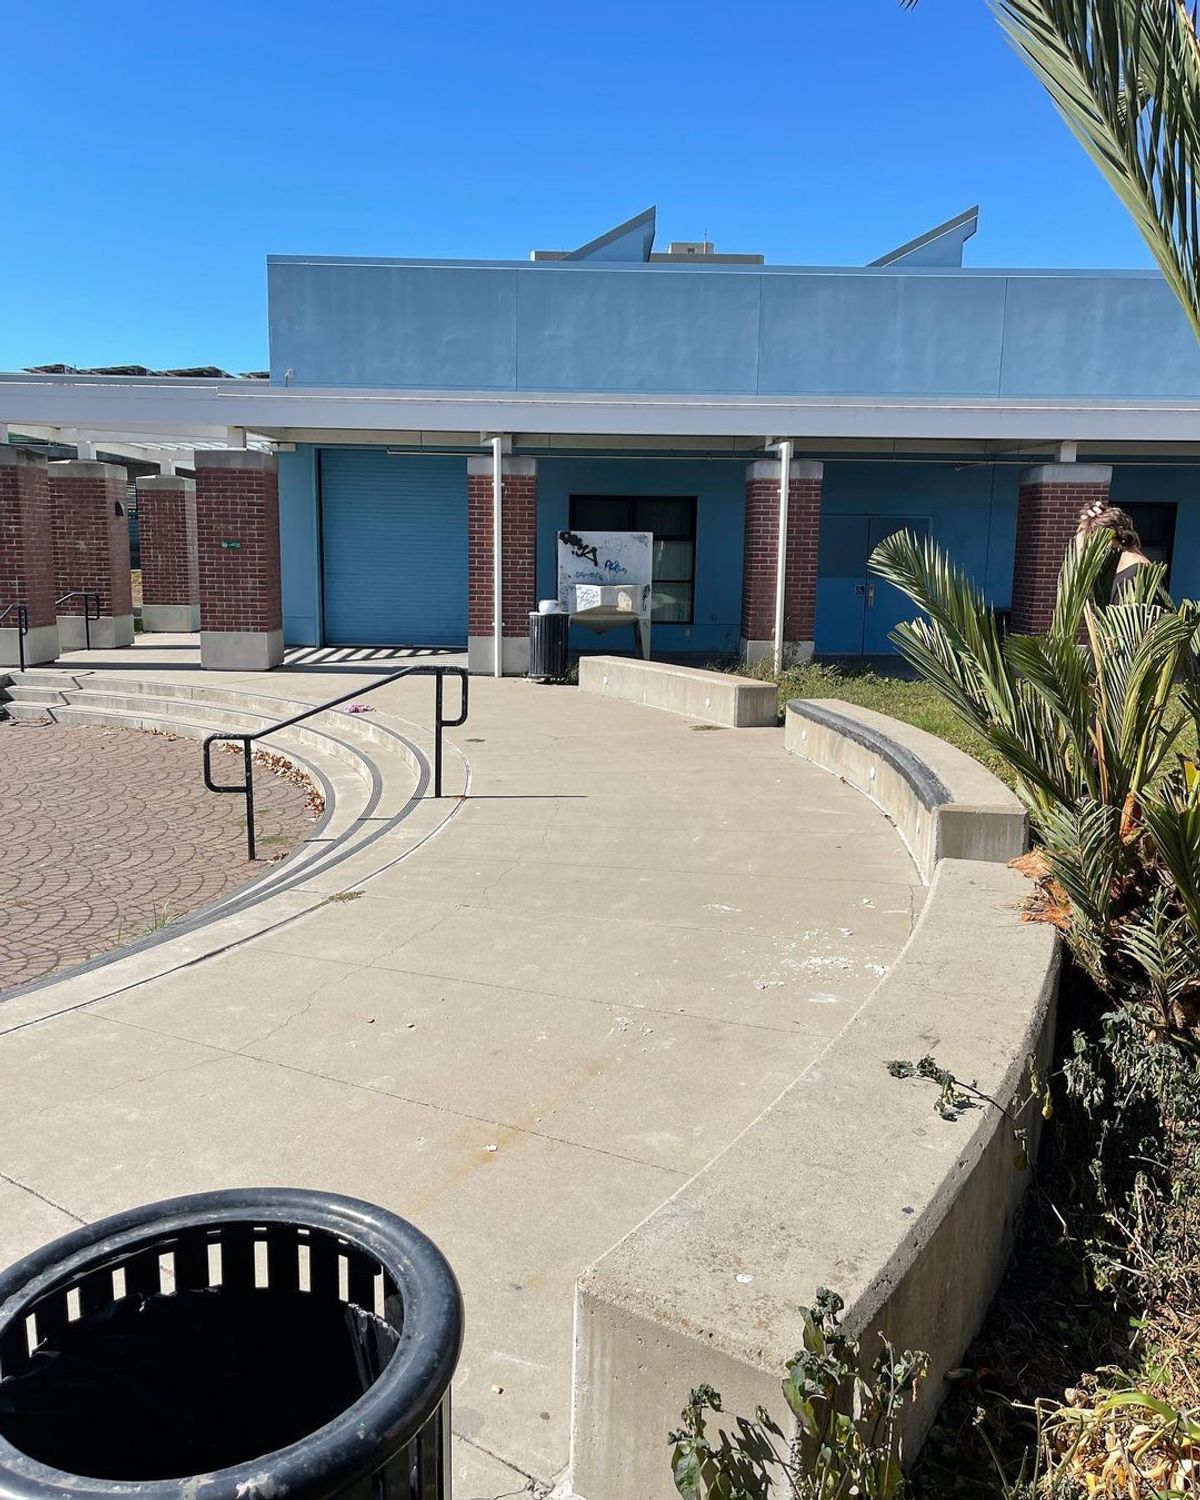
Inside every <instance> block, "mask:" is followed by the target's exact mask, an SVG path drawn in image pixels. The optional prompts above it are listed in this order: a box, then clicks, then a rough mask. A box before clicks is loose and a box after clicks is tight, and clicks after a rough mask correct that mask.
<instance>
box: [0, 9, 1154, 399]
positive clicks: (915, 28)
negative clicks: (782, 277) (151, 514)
mask: <svg viewBox="0 0 1200 1500" xmlns="http://www.w3.org/2000/svg"><path fill="white" fill-rule="evenodd" d="M5 30H6V36H5V40H6V44H7V45H6V54H7V57H8V65H7V67H6V70H5V87H4V89H3V91H0V166H2V167H3V174H4V181H5V184H6V187H5V212H4V214H3V217H2V222H3V232H2V233H0V289H2V297H3V300H2V302H0V369H19V368H21V367H22V366H24V365H29V364H40V363H45V362H49V361H51V360H64V361H66V362H67V363H71V364H76V365H90V364H113V363H126V362H138V363H143V364H149V365H158V366H170V365H187V364H199V363H204V364H208V363H215V364H220V365H223V366H225V367H226V368H228V369H233V370H244V369H252V368H260V367H262V366H264V365H265V363H266V295H265V271H264V257H265V256H266V255H267V254H269V253H282V254H300V253H319V254H339V255H354V254H371V255H401V256H403V255H411V256H425V255H428V256H467V257H471V256H482V257H497V258H523V257H524V256H526V255H527V253H528V251H529V250H530V249H531V248H533V247H534V246H539V247H560V246H566V247H569V246H572V245H575V244H580V243H582V242H583V241H585V240H587V239H590V238H591V237H592V236H593V235H595V234H598V233H599V232H601V231H602V230H604V229H606V228H608V227H609V226H611V225H612V224H614V223H616V222H618V221H619V220H621V219H624V218H627V217H629V216H630V215H631V214H633V213H636V212H638V211H639V210H641V209H642V208H645V207H646V206H647V205H648V204H650V203H656V204H657V205H658V210H659V216H658V224H659V237H660V244H665V241H666V240H668V239H699V238H700V237H701V236H702V235H704V234H705V233H707V235H708V237H709V238H710V239H713V240H715V241H716V243H717V246H718V248H719V249H723V250H753V251H761V252H763V253H765V255H766V256H767V259H768V260H770V261H776V262H784V263H807V264H850V265H855V264H863V263H865V262H866V261H869V260H871V259H873V258H874V257H875V256H876V255H879V254H882V253H883V252H884V251H886V250H888V249H890V248H892V247H893V246H895V245H897V244H899V243H901V242H903V241H904V240H907V239H909V238H911V237H912V236H913V235H915V234H918V233H920V232H922V231H923V230H925V229H927V228H928V227H930V226H931V225H932V224H934V223H936V222H938V221H939V220H941V219H945V218H948V217H950V216H951V215H952V214H955V213H958V212H959V211H960V210H962V209H964V208H966V207H968V206H970V205H971V204H972V203H975V202H979V203H980V204H981V229H980V233H979V235H978V236H977V238H976V239H975V240H974V241H973V242H972V243H971V244H970V245H969V246H968V250H967V258H968V264H974V265H1013V266H1070V265H1081V266H1121V267H1140V266H1146V265H1149V264H1150V261H1149V258H1148V255H1147V253H1146V251H1145V249H1144V247H1143V245H1142V242H1141V240H1140V238H1139V237H1138V235H1137V233H1136V231H1135V230H1134V229H1133V227H1132V225H1131V224H1130V222H1129V221H1128V219H1127V217H1126V215H1125V213H1124V211H1123V210H1122V209H1121V208H1120V206H1119V205H1118V204H1117V202H1116V200H1115V199H1114V198H1113V196H1112V194H1111V192H1110V190H1109V189H1108V187H1107V186H1106V185H1105V183H1104V182H1103V181H1102V179H1101V178H1100V177H1099V174H1098V173H1097V172H1096V171H1095V169H1094V168H1093V167H1092V165H1091V163H1090V161H1088V160H1087V158H1086V157H1085V156H1084V154H1083V152H1082V151H1081V149H1080V148H1079V147H1078V146H1077V145H1076V144H1075V142H1074V140H1073V139H1072V137H1071V136H1070V134H1069V132H1068V131H1067V129H1066V127H1065V126H1064V125H1063V124H1062V123H1061V122H1060V121H1059V119H1058V118H1057V116H1056V114H1055V113H1054V110H1053V108H1052V107H1051V105H1050V104H1049V102H1048V100H1047V99H1046V98H1045V96H1044V95H1043V93H1042V91H1041V90H1040V88H1039V86H1038V85H1037V84H1036V83H1035V82H1034V81H1033V79H1032V78H1031V77H1030V76H1029V75H1028V74H1027V73H1026V71H1025V69H1024V67H1023V65H1022V64H1021V63H1020V61H1019V60H1018V59H1017V58H1016V56H1015V55H1014V54H1013V53H1012V52H1011V51H1010V49H1009V47H1008V45H1007V43H1006V41H1005V40H1004V38H1003V36H1002V34H1001V33H1000V31H999V29H998V27H997V26H996V23H995V22H994V20H993V19H992V17H991V15H990V13H989V11H988V8H987V5H986V3H985V0H922V3H921V5H920V7H919V8H918V10H916V11H915V12H907V11H902V10H901V9H900V8H899V4H898V0H741V3H739V4H737V5H730V4H728V3H718V0H667V3H663V0H640V3H632V0H604V3H601V4H591V5H587V6H582V5H579V4H570V3H568V4H553V5H551V4H546V3H540V4H531V3H526V0H503V3H496V0H490V3H487V4H483V3H478V0H466V3H460V4H452V5H438V4H429V3H423V4H415V3H401V0H397V3H393V4H384V3H377V0H372V3H362V0H341V3H339V4H337V5H330V4H329V3H328V0H322V3H316V0H272V3H262V0H238V3H230V0H211V3H206V4H205V5H204V6H199V5H196V4H191V3H178V0H177V3H174V4H163V3H162V0H157V3H153V4H152V3H150V0H109V3H106V4H103V5H102V4H100V3H99V0H74V3H70V0H37V3H34V0H18V3H17V5H16V6H15V7H14V8H13V9H12V10H10V12H9V18H8V22H7V24H6V28H5Z"/></svg>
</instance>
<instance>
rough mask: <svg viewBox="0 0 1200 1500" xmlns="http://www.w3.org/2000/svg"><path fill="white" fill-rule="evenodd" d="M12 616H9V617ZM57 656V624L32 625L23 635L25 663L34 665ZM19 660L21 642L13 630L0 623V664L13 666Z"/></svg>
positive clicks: (17, 663) (30, 665) (29, 665)
mask: <svg viewBox="0 0 1200 1500" xmlns="http://www.w3.org/2000/svg"><path fill="white" fill-rule="evenodd" d="M11 618H12V616H11V615H10V616H9V619H11ZM57 656H58V626H57V625H34V626H33V627H32V628H31V629H30V631H29V634H28V635H27V636H26V637H25V665H26V666H27V667H36V666H38V665H39V664H40V663H41V662H45V661H54V660H55V659H56V657H57ZM20 660H21V643H20V640H19V639H18V637H17V632H16V631H15V630H11V629H8V628H7V627H5V626H2V625H0V666H3V667H15V666H18V665H19V663H20Z"/></svg>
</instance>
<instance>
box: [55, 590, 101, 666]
mask: <svg viewBox="0 0 1200 1500" xmlns="http://www.w3.org/2000/svg"><path fill="white" fill-rule="evenodd" d="M72 599H82V600H83V645H84V649H85V650H86V651H90V650H91V649H92V621H93V620H98V619H99V618H100V595H99V594H98V593H97V592H96V590H95V589H72V590H71V592H70V593H69V594H64V595H63V596H62V598H61V599H56V600H55V601H54V602H55V604H68V603H70V601H71V600H72ZM89 599H94V600H95V601H96V613H95V614H92V612H91V610H90V609H89V607H88V600H89Z"/></svg>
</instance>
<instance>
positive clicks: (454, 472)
mask: <svg viewBox="0 0 1200 1500" xmlns="http://www.w3.org/2000/svg"><path fill="white" fill-rule="evenodd" d="M321 545H322V575H323V583H324V596H325V640H326V641H327V642H328V643H329V644H330V645H365V646H465V645H466V642H467V465H466V460H465V459H462V458H453V457H449V458H443V457H433V456H428V457H427V456H423V455H419V454H412V455H410V454H395V455H393V454H388V453H384V452H381V451H380V450H379V449H377V448H326V449H324V450H322V453H321Z"/></svg>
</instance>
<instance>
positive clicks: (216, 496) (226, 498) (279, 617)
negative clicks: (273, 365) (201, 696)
mask: <svg viewBox="0 0 1200 1500" xmlns="http://www.w3.org/2000/svg"><path fill="white" fill-rule="evenodd" d="M195 462H196V550H197V555H198V558H199V574H200V665H201V666H203V667H205V668H208V669H209V670H211V671H218V672H219V671H233V672H262V671H266V670H268V669H269V668H270V667H277V666H278V665H279V664H280V662H281V661H282V660H283V606H282V603H281V593H280V579H279V480H278V476H277V474H276V464H275V455H274V454H273V453H258V452H256V451H254V450H252V449H248V448H229V449H224V450H221V451H218V452H212V453H204V452H198V453H197V454H196V461H195Z"/></svg>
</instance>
